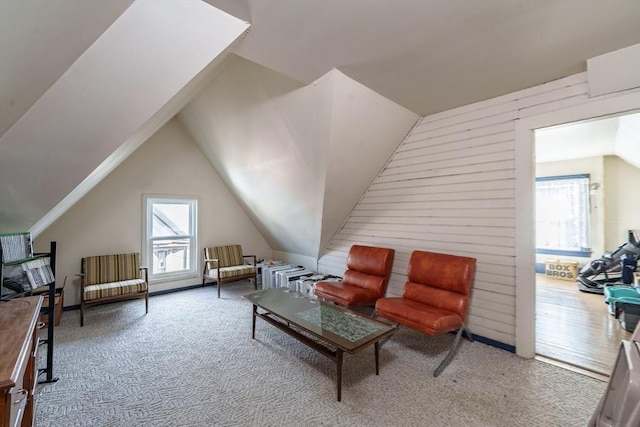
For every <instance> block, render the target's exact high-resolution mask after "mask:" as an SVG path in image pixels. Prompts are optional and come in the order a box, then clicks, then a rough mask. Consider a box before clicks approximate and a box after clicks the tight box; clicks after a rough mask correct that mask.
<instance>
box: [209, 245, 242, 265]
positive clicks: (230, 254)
mask: <svg viewBox="0 0 640 427" xmlns="http://www.w3.org/2000/svg"><path fill="white" fill-rule="evenodd" d="M204 256H205V258H209V259H217V260H218V262H219V264H220V268H223V267H232V266H234V265H243V264H244V259H243V258H242V246H241V245H226V246H214V247H211V248H204ZM208 267H209V269H212V268H215V267H216V266H215V265H214V264H213V263H209V266H208Z"/></svg>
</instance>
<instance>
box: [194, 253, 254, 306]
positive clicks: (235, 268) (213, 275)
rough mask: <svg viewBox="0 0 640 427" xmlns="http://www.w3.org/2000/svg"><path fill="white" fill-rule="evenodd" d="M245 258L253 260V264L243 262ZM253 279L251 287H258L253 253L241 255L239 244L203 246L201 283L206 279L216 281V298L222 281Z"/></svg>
mask: <svg viewBox="0 0 640 427" xmlns="http://www.w3.org/2000/svg"><path fill="white" fill-rule="evenodd" d="M245 258H249V259H252V260H253V264H248V263H246V262H245ZM246 279H250V280H253V287H254V288H255V289H256V290H257V289H258V270H257V267H256V256H255V255H243V254H242V246H241V245H227V246H213V247H210V248H204V271H203V272H202V284H203V285H204V284H205V283H206V281H207V280H212V281H214V282H216V284H217V286H218V298H220V287H221V286H222V284H224V283H228V282H235V281H237V280H246Z"/></svg>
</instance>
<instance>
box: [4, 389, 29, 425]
mask: <svg viewBox="0 0 640 427" xmlns="http://www.w3.org/2000/svg"><path fill="white" fill-rule="evenodd" d="M9 399H11V400H10V405H11V407H10V409H9V411H10V414H11V415H10V421H9V425H10V426H11V427H16V426H19V425H20V422H21V421H22V416H23V414H24V410H25V408H26V407H27V401H28V399H29V391H28V390H25V389H24V388H19V387H17V386H16V387H13V388H12V389H11V390H10V391H9Z"/></svg>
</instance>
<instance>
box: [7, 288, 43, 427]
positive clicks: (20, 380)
mask: <svg viewBox="0 0 640 427" xmlns="http://www.w3.org/2000/svg"><path fill="white" fill-rule="evenodd" d="M42 299H43V297H41V296H34V297H26V298H17V299H13V300H9V301H1V302H0V343H1V344H0V392H1V393H2V397H1V400H0V426H1V427H9V426H10V427H15V426H32V425H33V423H34V416H35V389H36V384H37V382H38V368H37V365H36V362H37V360H36V359H37V352H38V328H39V326H41V324H40V323H39V322H38V318H39V316H40V309H41V307H42Z"/></svg>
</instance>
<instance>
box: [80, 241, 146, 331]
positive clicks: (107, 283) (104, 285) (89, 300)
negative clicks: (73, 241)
mask: <svg viewBox="0 0 640 427" xmlns="http://www.w3.org/2000/svg"><path fill="white" fill-rule="evenodd" d="M147 278H148V271H147V268H146V267H140V254H139V253H127V254H115V255H97V256H90V257H86V258H82V270H81V273H80V289H81V300H80V326H83V325H84V311H85V309H86V308H88V307H92V306H94V305H99V304H106V303H109V302H115V301H124V300H130V299H137V298H144V300H145V310H146V311H145V312H146V313H148V312H149V282H148V280H147Z"/></svg>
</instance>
